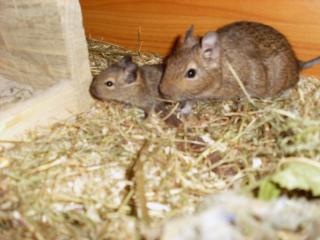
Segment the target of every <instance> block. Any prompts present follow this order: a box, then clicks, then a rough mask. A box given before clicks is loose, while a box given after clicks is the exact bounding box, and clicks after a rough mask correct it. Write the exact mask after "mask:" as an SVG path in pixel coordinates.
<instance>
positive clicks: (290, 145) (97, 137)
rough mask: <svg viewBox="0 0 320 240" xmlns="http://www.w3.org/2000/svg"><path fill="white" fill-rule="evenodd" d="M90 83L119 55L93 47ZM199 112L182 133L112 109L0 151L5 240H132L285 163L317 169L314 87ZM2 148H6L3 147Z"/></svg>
mask: <svg viewBox="0 0 320 240" xmlns="http://www.w3.org/2000/svg"><path fill="white" fill-rule="evenodd" d="M89 50H90V61H91V68H92V72H93V74H94V75H95V74H97V73H99V71H101V70H102V69H103V68H105V67H106V66H108V65H109V64H110V63H112V62H115V61H118V60H119V59H120V58H121V57H122V56H123V55H125V54H131V55H133V56H134V61H136V62H138V63H139V64H146V63H147V64H151V63H159V62H161V58H160V57H159V56H157V55H154V54H143V53H137V52H131V51H128V50H127V49H124V48H120V47H118V46H114V45H110V44H107V43H100V42H97V41H94V40H89ZM254 101H255V102H254V105H252V104H251V103H249V102H248V101H247V100H241V101H214V102H202V103H197V104H196V105H195V107H194V109H193V114H192V115H191V116H189V117H187V119H183V124H181V125H180V126H179V127H178V128H173V127H170V126H168V125H166V124H165V123H164V122H163V121H162V120H161V118H160V117H158V116H157V115H153V116H151V117H150V118H148V119H147V120H143V119H142V118H141V117H142V116H143V114H142V112H141V111H140V110H139V109H136V108H134V107H130V106H126V105H122V104H119V103H115V102H108V103H101V102H96V103H95V104H94V106H92V108H91V110H90V111H89V112H86V113H83V114H80V115H77V116H74V117H73V118H70V119H68V120H66V121H64V122H59V123H56V124H54V125H52V126H49V127H47V128H39V129H36V130H34V131H31V132H29V134H28V135H27V136H26V137H25V139H24V140H23V141H21V142H14V143H10V144H11V145H12V146H11V148H10V149H7V148H4V147H2V148H1V149H0V151H1V152H0V156H1V157H0V169H1V171H0V182H1V185H0V196H1V197H0V238H1V239H39V240H42V239H135V238H139V237H140V236H141V228H140V227H141V225H142V224H143V225H144V226H148V225H149V226H153V227H154V226H159V225H160V224H161V223H163V222H164V221H165V220H167V219H168V218H170V217H172V216H175V215H177V214H179V213H192V212H193V211H194V209H195V207H196V205H197V204H198V203H199V202H201V201H202V200H203V198H204V196H207V195H208V194H213V193H217V192H220V191H222V190H234V191H241V190H243V189H244V188H250V186H254V185H255V184H256V183H257V181H259V179H261V178H262V177H263V176H266V175H268V174H270V173H272V172H273V171H274V170H275V169H276V167H277V165H278V163H279V162H280V161H282V160H286V159H299V158H304V159H308V160H311V161H317V162H319V161H320V111H319V109H320V81H319V80H318V79H316V78H313V77H302V78H301V81H300V82H299V84H298V86H297V87H295V88H294V89H292V90H289V91H287V92H286V93H284V94H282V95H281V96H279V97H277V98H274V99H266V100H254ZM3 143H5V142H3Z"/></svg>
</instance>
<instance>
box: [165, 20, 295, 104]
mask: <svg viewBox="0 0 320 240" xmlns="http://www.w3.org/2000/svg"><path fill="white" fill-rule="evenodd" d="M191 30H192V29H191ZM216 33H217V36H218V37H217V39H218V48H219V50H218V51H217V52H216V53H215V54H218V58H217V59H215V60H212V61H211V62H209V61H208V60H207V59H206V58H205V55H204V54H203V52H202V45H201V44H202V43H201V41H200V40H198V39H197V38H195V37H193V36H192V32H191V34H190V30H189V31H188V32H187V34H186V38H185V40H184V43H182V44H181V45H180V46H178V47H177V49H176V50H175V52H174V53H173V54H172V55H170V56H169V57H168V59H167V66H166V70H165V73H164V76H163V79H162V82H161V84H160V90H161V92H162V93H163V94H164V95H165V96H166V97H167V98H170V99H172V100H179V101H182V100H193V99H212V98H234V97H243V96H244V94H243V91H242V90H241V89H240V87H239V84H238V83H237V81H236V80H235V79H234V76H233V75H232V73H231V72H230V69H228V67H227V62H229V63H230V64H231V65H232V67H233V68H234V70H235V71H236V73H237V74H238V75H239V77H240V79H241V81H242V82H243V84H244V86H245V88H246V90H247V92H248V93H249V94H250V95H251V96H253V97H267V96H274V95H276V94H278V93H280V92H282V91H284V90H286V89H288V88H290V87H292V86H294V85H295V84H296V83H297V82H298V80H299V70H300V68H299V61H298V60H297V58H296V56H295V53H294V52H293V50H292V47H291V46H290V44H289V42H288V40H287V39H286V37H285V36H284V35H282V34H281V33H279V32H278V31H277V30H275V29H274V28H272V27H270V26H267V25H264V24H260V23H254V22H236V23H232V24H230V25H227V26H224V27H222V28H220V29H218V30H217V32H216ZM192 43H193V44H192ZM190 65H192V66H195V69H196V71H197V75H196V78H195V79H188V78H186V72H187V71H188V69H189V68H190V67H189V66H190Z"/></svg>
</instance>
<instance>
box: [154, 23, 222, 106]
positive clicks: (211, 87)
mask: <svg viewBox="0 0 320 240" xmlns="http://www.w3.org/2000/svg"><path fill="white" fill-rule="evenodd" d="M220 72H221V71H220V45H219V40H218V34H217V33H216V32H208V33H207V34H206V35H205V36H204V37H203V38H202V39H201V41H200V40H199V39H198V38H197V37H195V36H193V26H191V27H190V28H189V29H188V30H187V32H186V34H185V37H184V40H183V42H181V43H180V44H179V45H178V46H177V47H176V49H175V51H174V52H173V54H172V55H171V56H169V57H168V59H167V62H166V69H165V72H164V76H163V79H162V81H161V84H160V91H161V93H162V94H163V95H164V96H165V97H166V98H169V99H172V100H177V101H183V100H188V99H205V98H209V97H210V93H211V92H212V91H215V90H216V89H218V88H219V87H220V86H221V76H220V74H221V73H220Z"/></svg>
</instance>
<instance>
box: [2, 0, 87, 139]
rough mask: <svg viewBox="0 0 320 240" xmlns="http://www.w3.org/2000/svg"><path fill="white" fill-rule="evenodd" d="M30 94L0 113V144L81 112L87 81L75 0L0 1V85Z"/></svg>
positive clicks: (83, 38) (78, 10)
mask: <svg viewBox="0 0 320 240" xmlns="http://www.w3.org/2000/svg"><path fill="white" fill-rule="evenodd" d="M1 78H5V79H9V80H13V81H17V82H21V83H24V84H27V85H28V86H31V87H33V88H34V89H35V90H37V89H38V91H36V93H35V95H34V96H33V97H32V98H30V99H28V100H25V101H22V102H18V103H16V104H13V106H9V108H5V109H1V110H2V111H0V140H4V139H5V140H6V139H12V138H15V137H16V136H18V135H20V134H21V133H22V132H24V131H25V130H27V129H32V128H33V127H35V126H39V125H47V124H49V123H51V122H53V121H56V120H59V119H62V118H65V117H67V116H69V115H72V114H77V113H79V112H82V111H85V110H86V109H87V108H88V107H89V106H90V104H91V103H92V101H93V100H92V98H91V97H90V94H89V85H90V82H91V80H92V76H91V73H90V67H89V57H88V49H87V43H86V38H85V35H84V29H83V25H82V15H81V8H80V4H79V1H78V0H65V1H61V0H0V80H1Z"/></svg>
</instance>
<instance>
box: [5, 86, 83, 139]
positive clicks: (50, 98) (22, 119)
mask: <svg viewBox="0 0 320 240" xmlns="http://www.w3.org/2000/svg"><path fill="white" fill-rule="evenodd" d="M78 97H79V96H78V94H77V93H76V92H75V91H74V87H73V85H72V83H71V82H70V81H63V82H61V83H59V84H56V85H55V86H54V87H52V88H50V89H49V90H47V91H43V92H42V93H38V94H36V95H35V96H34V97H33V98H31V99H28V100H26V101H23V102H20V103H18V104H15V105H13V106H11V107H10V108H8V109H2V111H1V112H0V119H1V121H0V141H1V140H3V141H7V140H18V139H19V138H22V137H23V133H24V132H25V131H27V130H29V131H30V130H33V129H34V128H36V127H39V126H47V125H49V124H51V123H53V122H55V121H57V120H61V119H65V118H67V117H69V116H71V115H72V114H77V113H79V102H78ZM85 109H86V108H84V110H85Z"/></svg>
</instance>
